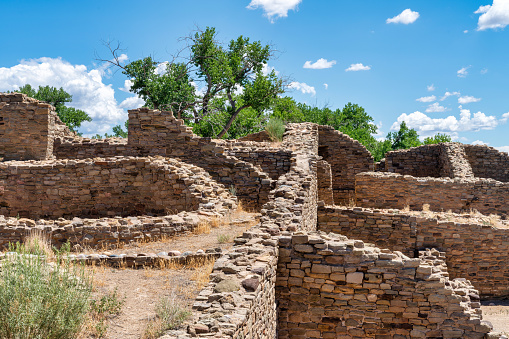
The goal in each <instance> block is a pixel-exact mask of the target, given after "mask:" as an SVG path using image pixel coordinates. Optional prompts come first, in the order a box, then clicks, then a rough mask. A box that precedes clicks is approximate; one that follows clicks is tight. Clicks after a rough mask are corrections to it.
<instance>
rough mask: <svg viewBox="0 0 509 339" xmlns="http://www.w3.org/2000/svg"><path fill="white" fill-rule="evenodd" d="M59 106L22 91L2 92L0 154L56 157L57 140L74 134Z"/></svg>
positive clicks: (16, 157)
mask: <svg viewBox="0 0 509 339" xmlns="http://www.w3.org/2000/svg"><path fill="white" fill-rule="evenodd" d="M70 134H71V132H70V131H69V129H68V128H67V127H66V126H65V125H64V124H63V123H62V122H61V121H60V119H59V118H58V116H57V113H56V112H55V109H54V108H53V107H52V106H51V105H49V104H46V103H43V102H40V101H38V100H35V99H32V98H29V97H28V96H26V95H25V94H21V93H9V94H6V93H0V157H1V158H4V160H45V159H52V158H53V141H54V139H55V138H56V137H63V136H66V135H70Z"/></svg>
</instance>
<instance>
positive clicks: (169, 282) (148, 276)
mask: <svg viewBox="0 0 509 339" xmlns="http://www.w3.org/2000/svg"><path fill="white" fill-rule="evenodd" d="M257 218H258V214H252V213H246V212H241V213H237V214H236V215H235V217H234V218H233V219H232V221H231V223H225V222H221V223H217V224H215V225H212V226H211V227H210V228H209V227H205V228H203V229H201V230H199V231H198V232H197V233H195V234H188V235H185V236H178V237H175V238H172V239H165V240H163V241H157V242H150V243H136V244H130V245H127V246H124V247H122V248H119V249H115V250H110V251H108V252H109V253H112V254H113V253H114V254H120V253H126V254H131V253H158V252H168V251H174V250H177V251H180V252H185V251H192V252H196V251H197V250H199V249H202V250H206V249H209V248H217V247H221V248H222V249H223V250H226V249H228V248H230V247H231V246H232V245H233V239H234V238H235V237H236V236H238V235H240V234H242V232H244V231H245V230H246V229H249V228H250V227H252V226H253V225H255V224H256V222H257ZM91 252H93V251H91ZM91 252H90V253H91ZM95 253H102V252H101V251H97V252H95ZM213 264H214V263H213V262H210V263H208V264H206V265H205V266H202V267H173V268H166V269H153V268H150V269H149V268H145V269H137V270H136V269H117V268H111V267H89V268H88V269H89V270H90V272H91V273H92V274H93V276H94V296H95V298H96V299H98V298H100V297H101V296H103V295H106V294H108V293H109V294H111V293H113V292H114V291H115V290H116V291H117V295H118V296H119V299H123V300H124V304H123V306H122V309H121V311H120V314H119V315H117V316H112V317H111V318H110V319H109V320H108V321H107V324H108V330H107V333H106V336H105V338H108V339H120V338H122V339H124V338H126V339H134V338H142V337H143V334H144V332H145V329H146V327H147V324H148V323H149V321H150V320H151V319H154V318H155V306H156V304H157V303H158V302H159V301H160V300H161V298H168V297H169V296H175V295H176V296H177V297H179V298H180V299H181V300H182V302H183V303H184V304H185V305H186V306H187V307H188V308H189V309H190V308H191V306H192V304H193V302H194V299H195V298H196V296H197V295H198V293H199V291H200V290H201V289H202V288H203V286H204V285H205V284H206V283H207V282H208V275H209V274H210V272H211V271H212V267H213ZM124 298H125V299H124ZM87 338H94V336H92V335H89V336H88V337H87Z"/></svg>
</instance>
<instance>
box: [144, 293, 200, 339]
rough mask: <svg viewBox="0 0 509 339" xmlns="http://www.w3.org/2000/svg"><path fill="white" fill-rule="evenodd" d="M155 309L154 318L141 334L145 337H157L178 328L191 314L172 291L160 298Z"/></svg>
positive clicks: (150, 338) (149, 338)
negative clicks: (167, 295)
mask: <svg viewBox="0 0 509 339" xmlns="http://www.w3.org/2000/svg"><path fill="white" fill-rule="evenodd" d="M155 311H156V318H155V320H153V321H151V322H150V323H149V324H148V326H147V328H146V330H145V334H144V336H143V338H145V339H152V338H159V337H160V336H161V335H162V334H163V333H164V332H165V331H167V330H174V329H177V328H179V326H180V325H182V324H183V323H184V321H186V320H187V319H188V318H189V316H190V315H191V312H190V311H189V310H188V309H187V308H186V306H185V305H184V303H183V302H182V300H180V298H179V297H178V296H177V295H176V294H175V293H174V292H172V293H171V295H170V296H169V297H166V298H162V299H160V300H159V302H158V304H157V305H156V309H155Z"/></svg>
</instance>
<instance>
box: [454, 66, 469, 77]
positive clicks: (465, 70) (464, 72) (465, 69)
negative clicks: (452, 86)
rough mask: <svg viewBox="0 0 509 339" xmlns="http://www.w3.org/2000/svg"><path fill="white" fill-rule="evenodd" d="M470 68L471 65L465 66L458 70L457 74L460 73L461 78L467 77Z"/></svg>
mask: <svg viewBox="0 0 509 339" xmlns="http://www.w3.org/2000/svg"><path fill="white" fill-rule="evenodd" d="M469 68H470V66H468V67H463V68H462V69H460V70H458V71H457V72H456V74H457V75H458V77H459V78H466V76H467V75H468V71H467V70H468V69H469Z"/></svg>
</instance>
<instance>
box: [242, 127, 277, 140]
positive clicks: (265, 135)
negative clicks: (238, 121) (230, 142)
mask: <svg viewBox="0 0 509 339" xmlns="http://www.w3.org/2000/svg"><path fill="white" fill-rule="evenodd" d="M237 140H239V141H256V142H271V141H272V140H271V139H270V136H269V133H267V131H265V130H263V131H260V132H258V133H252V134H248V135H246V136H245V137H242V138H239V139H237Z"/></svg>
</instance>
